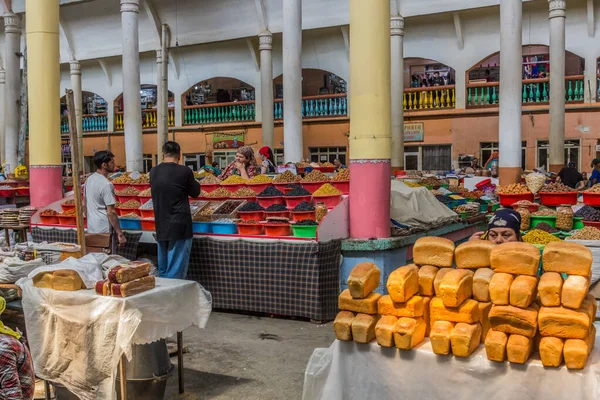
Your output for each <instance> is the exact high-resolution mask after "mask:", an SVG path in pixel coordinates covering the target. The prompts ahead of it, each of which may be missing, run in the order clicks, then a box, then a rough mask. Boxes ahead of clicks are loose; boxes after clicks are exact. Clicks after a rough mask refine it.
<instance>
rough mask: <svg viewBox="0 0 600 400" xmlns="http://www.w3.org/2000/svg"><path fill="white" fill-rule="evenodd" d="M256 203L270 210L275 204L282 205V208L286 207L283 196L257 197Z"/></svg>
mask: <svg viewBox="0 0 600 400" xmlns="http://www.w3.org/2000/svg"><path fill="white" fill-rule="evenodd" d="M256 201H257V202H258V204H260V205H261V206H262V207H263V208H269V206H272V205H273V204H281V205H282V206H285V199H284V198H283V197H282V196H275V197H257V198H256Z"/></svg>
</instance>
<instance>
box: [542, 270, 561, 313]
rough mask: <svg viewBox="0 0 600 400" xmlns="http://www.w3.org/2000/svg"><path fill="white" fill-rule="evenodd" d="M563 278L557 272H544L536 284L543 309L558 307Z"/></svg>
mask: <svg viewBox="0 0 600 400" xmlns="http://www.w3.org/2000/svg"><path fill="white" fill-rule="evenodd" d="M562 287H563V278H562V276H561V275H560V274H559V273H558V272H544V273H543V274H542V277H541V278H540V283H539V284H538V293H539V295H540V301H541V303H542V305H543V306H545V307H558V306H560V302H561V296H562Z"/></svg>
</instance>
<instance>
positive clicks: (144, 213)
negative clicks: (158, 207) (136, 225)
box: [138, 210, 154, 218]
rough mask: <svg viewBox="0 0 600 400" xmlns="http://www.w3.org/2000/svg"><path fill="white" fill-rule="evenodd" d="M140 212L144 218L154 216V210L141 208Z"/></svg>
mask: <svg viewBox="0 0 600 400" xmlns="http://www.w3.org/2000/svg"><path fill="white" fill-rule="evenodd" d="M140 214H141V216H142V218H154V210H140ZM140 214H138V215H140Z"/></svg>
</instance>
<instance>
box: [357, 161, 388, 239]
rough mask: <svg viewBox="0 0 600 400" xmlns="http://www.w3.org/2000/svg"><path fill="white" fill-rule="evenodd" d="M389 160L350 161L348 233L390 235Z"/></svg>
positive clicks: (358, 236)
mask: <svg viewBox="0 0 600 400" xmlns="http://www.w3.org/2000/svg"><path fill="white" fill-rule="evenodd" d="M391 174H392V170H391V164H390V160H351V161H350V237H352V238H355V239H376V238H387V237H390V190H391V188H390V187H391Z"/></svg>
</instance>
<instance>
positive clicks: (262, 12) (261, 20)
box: [254, 0, 269, 32]
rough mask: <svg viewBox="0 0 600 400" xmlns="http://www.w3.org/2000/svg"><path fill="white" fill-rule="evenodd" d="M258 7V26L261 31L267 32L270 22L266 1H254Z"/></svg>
mask: <svg viewBox="0 0 600 400" xmlns="http://www.w3.org/2000/svg"><path fill="white" fill-rule="evenodd" d="M254 4H255V5H256V15H257V16H258V25H259V28H260V31H261V32H262V31H266V30H267V29H269V21H268V20H267V8H266V6H265V2H264V0H254Z"/></svg>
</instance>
